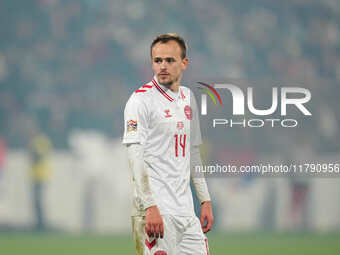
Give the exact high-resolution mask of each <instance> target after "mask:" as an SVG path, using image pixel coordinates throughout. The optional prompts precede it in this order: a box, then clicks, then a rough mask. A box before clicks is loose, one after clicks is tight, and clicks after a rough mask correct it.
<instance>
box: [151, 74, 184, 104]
mask: <svg viewBox="0 0 340 255" xmlns="http://www.w3.org/2000/svg"><path fill="white" fill-rule="evenodd" d="M152 83H153V85H154V86H155V87H156V89H157V90H158V91H159V92H160V93H161V94H162V95H163V96H164V97H165V98H166V99H167V100H169V101H170V102H173V101H175V100H177V99H179V98H180V96H181V95H182V94H183V93H182V92H181V91H182V90H181V89H180V91H179V92H178V93H174V92H172V91H171V90H170V89H168V88H167V87H165V86H163V85H161V84H159V83H158V80H157V77H156V76H154V77H153V79H152Z"/></svg>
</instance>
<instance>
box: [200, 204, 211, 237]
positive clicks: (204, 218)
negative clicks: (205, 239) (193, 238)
mask: <svg viewBox="0 0 340 255" xmlns="http://www.w3.org/2000/svg"><path fill="white" fill-rule="evenodd" d="M213 224H214V216H213V212H212V208H211V202H210V201H204V202H203V203H202V208H201V226H202V230H203V233H207V232H209V231H210V229H211V228H212V225H213Z"/></svg>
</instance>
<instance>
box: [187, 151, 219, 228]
mask: <svg viewBox="0 0 340 255" xmlns="http://www.w3.org/2000/svg"><path fill="white" fill-rule="evenodd" d="M191 160H192V166H193V169H192V170H191V175H190V177H191V181H192V184H193V186H194V188H195V191H196V194H197V197H198V199H199V201H200V203H201V216H200V220H201V225H202V230H203V232H204V233H207V232H208V231H209V230H210V229H211V228H212V225H213V223H214V216H213V212H212V207H211V199H210V194H209V191H208V185H207V182H206V180H205V177H204V174H203V173H197V172H194V171H195V166H198V165H199V166H201V165H202V160H201V155H200V151H199V147H198V146H192V147H191ZM200 169H201V168H200Z"/></svg>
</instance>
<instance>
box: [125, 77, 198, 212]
mask: <svg viewBox="0 0 340 255" xmlns="http://www.w3.org/2000/svg"><path fill="white" fill-rule="evenodd" d="M124 123H125V125H124V126H125V131H124V137H123V144H129V143H140V144H142V145H143V147H144V165H145V168H146V169H147V171H148V175H149V182H150V188H151V191H152V194H153V198H154V200H155V202H156V204H157V206H158V208H159V210H160V212H161V214H162V215H167V214H169V215H180V216H193V215H194V207H193V199H192V193H191V189H190V147H191V146H197V145H199V144H201V132H200V127H199V121H198V113H197V106H196V101H195V99H194V96H193V94H192V92H191V91H190V89H189V88H186V87H182V86H181V87H180V88H179V92H178V93H177V94H176V93H173V92H172V91H171V90H169V89H167V88H166V87H164V86H162V85H160V84H159V83H158V81H157V79H156V77H154V78H153V79H152V81H151V82H149V83H148V84H145V85H143V86H142V87H141V88H139V89H138V90H136V91H135V92H134V93H133V94H132V95H131V97H130V98H129V100H128V102H127V104H126V107H125V111H124ZM134 200H135V201H134V207H135V208H134V212H133V215H138V214H139V213H140V212H138V200H139V199H138V197H136V192H134Z"/></svg>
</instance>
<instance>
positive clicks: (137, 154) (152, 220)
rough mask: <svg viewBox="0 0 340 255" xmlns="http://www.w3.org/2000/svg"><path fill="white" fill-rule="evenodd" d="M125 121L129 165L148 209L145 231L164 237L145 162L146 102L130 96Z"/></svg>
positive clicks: (143, 202)
mask: <svg viewBox="0 0 340 255" xmlns="http://www.w3.org/2000/svg"><path fill="white" fill-rule="evenodd" d="M124 122H125V131H124V138H123V143H124V144H126V145H127V151H128V159H129V166H130V169H131V171H132V178H133V181H134V185H135V189H136V193H137V194H136V195H137V197H138V198H139V199H138V201H140V203H141V206H142V208H143V209H144V210H145V211H146V219H145V220H146V225H145V232H146V233H147V234H148V235H149V236H155V237H157V238H158V237H159V236H160V237H163V233H164V227H163V220H162V217H161V215H160V212H159V210H158V207H157V205H156V203H155V200H154V197H153V194H152V191H151V188H150V181H149V175H148V171H147V169H146V168H145V163H144V146H143V144H144V141H145V137H146V133H147V130H148V112H147V108H146V106H145V104H144V103H143V102H142V101H140V100H138V99H136V98H132V99H131V98H130V100H129V101H128V103H127V104H126V107H125V111H124Z"/></svg>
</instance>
